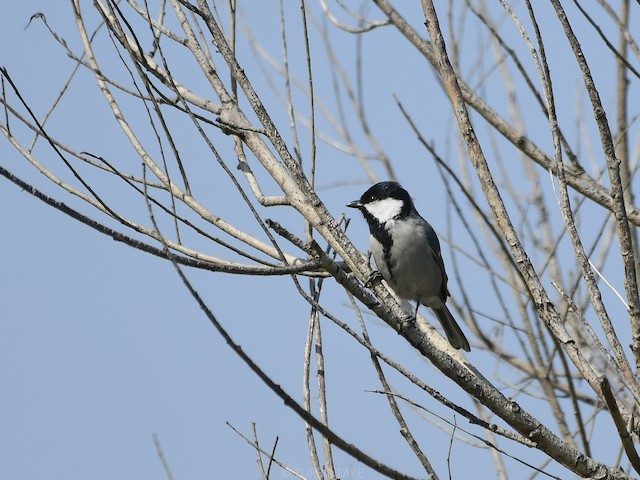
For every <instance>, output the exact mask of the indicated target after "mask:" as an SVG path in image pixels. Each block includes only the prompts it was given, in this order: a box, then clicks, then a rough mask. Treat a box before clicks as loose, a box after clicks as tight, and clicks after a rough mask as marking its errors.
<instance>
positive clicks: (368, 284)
mask: <svg viewBox="0 0 640 480" xmlns="http://www.w3.org/2000/svg"><path fill="white" fill-rule="evenodd" d="M375 280H382V274H381V273H380V272H379V271H378V270H374V271H373V272H372V273H371V275H369V278H367V281H366V282H364V286H365V288H371V285H372V284H373V282H374V281H375Z"/></svg>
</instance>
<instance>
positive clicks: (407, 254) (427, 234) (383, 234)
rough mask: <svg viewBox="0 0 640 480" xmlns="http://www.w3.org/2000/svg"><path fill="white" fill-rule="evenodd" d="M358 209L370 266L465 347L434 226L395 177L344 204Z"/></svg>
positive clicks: (453, 342)
mask: <svg viewBox="0 0 640 480" xmlns="http://www.w3.org/2000/svg"><path fill="white" fill-rule="evenodd" d="M347 207H349V208H356V209H358V210H360V212H361V213H362V215H363V216H364V218H365V220H366V221H367V224H368V226H369V233H370V237H369V241H370V243H371V253H372V255H373V259H374V261H375V263H376V268H377V269H378V271H379V272H380V274H382V278H384V280H385V282H386V283H387V285H389V287H391V289H392V290H393V291H394V292H395V294H396V295H397V296H398V297H399V298H400V299H403V300H408V301H416V302H417V303H416V311H415V313H416V315H417V314H418V309H419V308H420V305H424V306H426V307H429V308H431V310H433V312H434V313H435V315H436V317H437V318H438V320H439V321H440V324H441V325H442V328H443V329H444V333H445V334H446V336H447V339H448V340H449V343H450V344H451V346H452V347H454V348H456V349H462V350H465V351H467V352H469V351H471V347H470V346H469V341H468V340H467V338H466V337H465V335H464V333H463V332H462V330H461V329H460V326H459V325H458V323H457V322H456V320H455V318H453V315H452V314H451V312H450V311H449V309H448V308H447V305H446V302H447V298H448V297H449V296H450V294H449V290H448V288H447V281H448V277H447V272H446V271H445V268H444V262H443V260H442V255H441V253H440V241H439V240H438V236H437V235H436V232H435V230H434V229H433V227H431V225H429V223H428V222H427V221H426V220H425V219H424V218H422V216H420V214H419V213H418V211H417V210H416V207H415V205H414V203H413V200H412V199H411V196H410V195H409V192H407V191H406V190H405V189H404V188H402V186H401V185H400V184H399V183H398V182H390V181H387V182H379V183H376V184H375V185H373V186H372V187H370V188H369V189H368V190H367V191H366V192H364V193H363V194H362V196H361V197H360V198H359V199H358V200H354V201H352V202H349V203H348V204H347Z"/></svg>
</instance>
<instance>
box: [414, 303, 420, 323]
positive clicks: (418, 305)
mask: <svg viewBox="0 0 640 480" xmlns="http://www.w3.org/2000/svg"><path fill="white" fill-rule="evenodd" d="M419 308H420V300H418V301H417V302H416V313H414V314H413V318H416V319H417V318H418V309H419Z"/></svg>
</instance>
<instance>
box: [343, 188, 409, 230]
mask: <svg viewBox="0 0 640 480" xmlns="http://www.w3.org/2000/svg"><path fill="white" fill-rule="evenodd" d="M347 207H351V208H357V209H359V210H360V211H361V212H362V214H363V215H364V217H365V218H366V219H367V222H368V223H369V226H371V223H372V221H375V222H377V223H378V224H385V223H386V222H388V221H389V220H393V219H398V218H402V217H406V216H407V215H409V214H410V213H411V212H412V210H413V208H414V207H413V201H412V200H411V196H410V195H409V193H408V192H407V191H406V190H405V189H404V188H402V187H401V186H400V184H399V183H398V182H379V183H376V184H375V185H373V186H372V187H371V188H369V190H367V191H366V192H364V193H363V194H362V196H361V197H360V199H359V200H355V201H353V202H349V203H348V204H347Z"/></svg>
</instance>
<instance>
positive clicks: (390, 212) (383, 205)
mask: <svg viewBox="0 0 640 480" xmlns="http://www.w3.org/2000/svg"><path fill="white" fill-rule="evenodd" d="M403 204H404V202H403V201H402V200H398V199H397V198H384V199H382V200H376V201H375V202H371V203H367V204H366V205H365V206H364V208H366V209H367V211H368V212H369V213H370V214H371V215H373V216H374V217H375V218H377V219H378V221H379V222H380V223H385V222H388V221H389V220H391V219H392V218H393V217H395V216H396V215H398V214H399V213H400V210H402V205H403Z"/></svg>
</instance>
